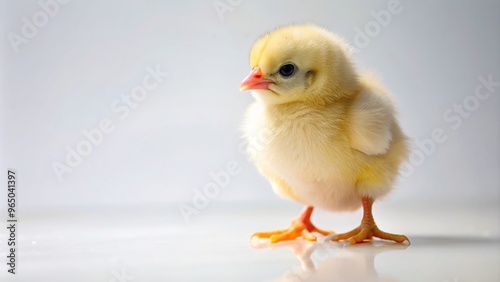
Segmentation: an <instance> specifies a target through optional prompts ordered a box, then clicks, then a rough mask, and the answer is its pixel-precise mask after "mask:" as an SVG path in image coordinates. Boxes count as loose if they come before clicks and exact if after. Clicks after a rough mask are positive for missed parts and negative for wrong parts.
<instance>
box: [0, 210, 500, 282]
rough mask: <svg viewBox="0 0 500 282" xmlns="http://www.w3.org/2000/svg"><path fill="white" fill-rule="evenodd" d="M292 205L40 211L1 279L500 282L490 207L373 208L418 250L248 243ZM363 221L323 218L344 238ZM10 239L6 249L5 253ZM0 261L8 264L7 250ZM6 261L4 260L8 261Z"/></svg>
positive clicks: (320, 218)
mask: <svg viewBox="0 0 500 282" xmlns="http://www.w3.org/2000/svg"><path fill="white" fill-rule="evenodd" d="M299 211H300V207H299V206H297V205H293V204H287V203H283V205H280V206H276V205H273V206H271V205H265V204H262V203H260V204H257V203H220V202H214V203H211V204H210V206H209V207H207V209H206V210H203V211H201V213H200V214H199V215H197V217H193V218H192V219H193V220H192V223H190V224H187V223H185V222H184V221H183V219H182V217H181V216H180V214H179V211H178V210H177V206H163V207H138V206H129V207H116V208H110V207H106V208H92V209H90V208H81V209H77V208H71V209H68V208H66V209H60V210H56V209H53V210H44V209H39V210H37V211H36V212H24V213H22V214H21V215H20V219H21V220H20V222H19V229H18V230H19V233H18V240H19V243H20V247H19V250H20V251H19V253H18V261H19V264H18V274H17V275H16V276H13V275H7V274H6V266H5V264H4V263H3V261H2V264H1V268H0V280H1V281H117V282H118V281H120V282H124V281H439V282H444V281H449V282H464V281H499V278H500V273H499V268H498V265H500V240H499V216H498V215H499V210H498V205H497V204H495V203H492V204H489V205H485V204H483V205H464V206H455V207H453V206H439V205H434V206H433V205H430V206H427V207H425V208H424V207H408V206H407V207H396V206H394V205H393V204H391V203H390V202H389V203H387V204H385V205H383V204H380V205H376V206H375V217H376V220H377V221H378V224H379V226H380V227H381V228H382V229H385V230H386V231H390V232H400V233H405V234H406V235H408V236H409V237H410V239H411V240H412V244H411V245H410V246H406V245H397V244H392V243H385V242H381V241H375V242H373V243H365V244H362V245H356V246H346V245H345V244H343V243H333V242H328V243H316V244H313V243H307V242H303V241H296V242H291V243H280V244H277V245H275V246H273V247H271V248H270V247H268V246H267V245H266V244H258V243H257V244H255V246H254V247H251V246H250V244H249V235H250V234H251V233H252V232H255V231H262V230H266V229H273V228H281V227H285V225H286V224H287V223H288V222H289V221H290V219H292V218H293V217H294V216H295V215H296V213H298V212H299ZM359 218H360V213H359V212H356V213H353V214H333V213H327V212H323V211H319V210H318V211H316V212H315V214H314V215H313V220H314V222H315V223H316V224H317V225H318V226H320V227H323V228H331V227H334V228H335V229H336V230H337V231H338V232H343V231H347V230H349V229H350V228H352V227H354V226H355V225H356V224H357V223H358V222H359ZM5 243H6V242H5V237H4V236H2V238H1V242H0V245H2V246H3V245H4V244H5ZM1 250H2V252H1V253H0V257H2V258H5V256H6V253H5V252H4V250H5V249H4V248H2V249H1ZM2 260H5V259H2Z"/></svg>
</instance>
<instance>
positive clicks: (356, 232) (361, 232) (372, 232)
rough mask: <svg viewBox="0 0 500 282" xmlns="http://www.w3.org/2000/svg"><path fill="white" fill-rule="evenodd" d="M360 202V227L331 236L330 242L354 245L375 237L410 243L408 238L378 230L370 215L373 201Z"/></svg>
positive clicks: (364, 198) (369, 199) (365, 199)
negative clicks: (361, 212) (361, 207)
mask: <svg viewBox="0 0 500 282" xmlns="http://www.w3.org/2000/svg"><path fill="white" fill-rule="evenodd" d="M362 202H363V219H362V220H361V225H360V226H359V227H356V228H354V229H353V230H351V231H349V232H346V233H342V234H337V235H335V236H333V238H332V240H334V241H340V240H348V241H349V244H351V245H354V244H357V243H361V242H363V241H364V240H369V239H372V238H373V237H377V238H380V239H384V240H390V241H395V242H397V243H403V242H404V241H408V243H410V240H408V237H406V236H404V235H397V234H391V233H387V232H384V231H381V230H380V229H378V227H377V225H376V224H375V220H374V219H373V214H372V205H373V199H372V198H369V197H363V198H362Z"/></svg>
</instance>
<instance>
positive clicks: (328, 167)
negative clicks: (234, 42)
mask: <svg viewBox="0 0 500 282" xmlns="http://www.w3.org/2000/svg"><path fill="white" fill-rule="evenodd" d="M250 66H251V69H252V71H251V73H250V75H249V76H248V77H247V78H245V80H244V81H243V82H242V83H241V90H252V94H253V96H254V97H255V99H256V101H255V102H254V103H253V104H252V105H251V106H250V107H249V108H248V110H247V112H246V115H245V121H244V124H243V130H244V134H245V138H247V140H248V143H249V147H250V148H252V150H249V153H250V158H251V159H252V161H253V162H254V163H255V165H256V166H257V168H258V169H259V171H260V172H261V173H262V174H263V175H264V176H265V177H266V178H268V179H269V181H270V182H271V185H272V187H273V189H274V191H275V192H276V193H277V194H279V195H281V196H283V197H287V198H291V199H293V200H295V201H298V202H300V203H303V204H304V205H306V206H307V208H306V209H305V210H304V212H303V213H302V214H301V216H299V217H298V218H297V219H295V220H294V221H293V223H292V227H291V228H289V229H286V230H280V231H276V232H263V233H256V234H255V236H257V237H263V238H270V241H271V242H278V241H282V240H288V239H294V238H296V237H298V236H302V237H304V238H306V239H310V240H314V238H315V237H314V236H312V235H311V232H318V233H321V234H328V232H326V231H322V230H320V229H318V228H316V227H315V226H314V225H313V224H312V223H311V222H310V216H311V213H312V209H313V207H320V208H323V209H327V210H332V211H351V210H355V209H358V208H359V207H360V206H362V205H363V208H364V209H365V216H364V217H363V220H362V224H361V225H360V227H358V228H357V229H355V230H352V231H350V232H347V233H344V234H337V235H336V236H334V237H333V239H334V240H343V239H348V240H350V242H351V243H358V242H362V241H364V240H366V239H370V238H372V237H379V238H383V239H388V240H394V241H397V242H403V241H405V240H408V239H407V238H406V237H405V236H403V235H395V234H389V233H385V232H382V231H380V230H379V229H378V228H377V226H376V225H375V222H374V220H373V217H372V216H371V206H372V203H373V201H374V200H375V199H377V198H380V197H382V196H384V195H386V194H387V193H388V192H390V190H391V189H392V187H393V183H394V181H395V179H396V177H397V175H398V169H399V167H400V165H401V163H402V162H404V161H405V160H406V158H407V154H408V149H407V144H406V137H405V135H404V134H403V132H402V131H401V129H400V127H399V125H398V123H397V120H396V118H395V110H394V106H393V101H392V99H391V97H390V95H389V94H388V93H387V91H386V90H385V89H384V88H383V87H382V86H381V85H380V84H379V83H378V81H377V80H376V79H375V78H374V77H373V76H372V75H369V74H359V73H358V72H357V70H356V69H355V67H354V65H353V63H352V62H351V60H350V49H349V46H348V45H347V44H346V43H345V42H344V41H343V40H342V39H341V38H340V37H338V36H336V35H334V34H332V33H330V32H329V31H327V30H326V29H323V28H320V27H318V26H315V25H292V26H287V27H282V28H279V29H276V30H274V31H272V32H270V33H267V34H265V35H263V36H262V37H261V38H260V39H258V40H257V42H256V43H255V44H254V46H253V47H252V49H251V53H250ZM382 233H383V234H382Z"/></svg>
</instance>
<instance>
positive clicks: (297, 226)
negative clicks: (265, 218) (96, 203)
mask: <svg viewBox="0 0 500 282" xmlns="http://www.w3.org/2000/svg"><path fill="white" fill-rule="evenodd" d="M313 209H314V208H313V207H306V208H305V209H304V211H303V212H302V213H301V214H300V216H299V217H297V218H296V219H294V220H293V221H292V224H291V226H290V227H289V228H287V229H282V230H276V231H269V232H257V233H254V234H252V236H251V239H253V238H259V239H269V243H270V244H273V243H277V242H281V241H287V240H294V239H296V238H298V237H302V238H303V239H305V240H308V241H316V236H314V235H313V234H312V233H319V234H321V235H329V234H332V233H333V232H332V231H326V230H321V229H319V228H317V227H316V226H314V225H313V224H312V222H311V214H312V211H313Z"/></svg>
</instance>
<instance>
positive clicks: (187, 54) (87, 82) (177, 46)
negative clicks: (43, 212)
mask: <svg viewBox="0 0 500 282" xmlns="http://www.w3.org/2000/svg"><path fill="white" fill-rule="evenodd" d="M217 3H226V2H225V1H220V2H217V1H215V2H214V1H69V2H68V3H67V4H64V5H60V6H59V11H58V12H57V13H56V14H55V15H54V16H53V17H50V18H49V20H48V23H47V24H46V25H45V26H42V27H40V28H39V29H38V31H37V32H36V34H35V35H34V37H33V38H29V39H27V41H28V42H27V43H26V44H24V43H23V44H20V45H19V46H17V49H18V52H17V53H16V52H15V50H14V49H16V48H14V47H13V45H12V44H11V42H10V40H9V36H8V35H9V33H15V34H18V35H22V28H23V25H24V22H23V17H26V18H27V19H28V20H29V21H30V22H33V19H32V17H33V15H34V14H35V13H37V12H39V11H43V10H42V8H41V7H40V5H39V4H38V3H37V1H2V3H1V7H2V8H1V11H2V12H1V23H2V24H1V25H0V34H2V40H1V42H0V44H1V45H0V48H1V49H0V55H1V65H0V72H1V73H0V77H1V78H2V80H1V84H0V87H1V97H0V113H1V127H0V136H1V139H0V142H1V143H0V148H1V166H0V167H1V168H2V170H4V171H6V169H7V168H15V169H17V171H18V174H19V189H18V190H19V194H18V197H19V201H20V203H22V207H23V208H26V209H27V208H33V209H35V208H37V207H43V206H61V205H96V204H98V205H101V204H104V205H107V204H150V203H156V204H162V203H169V202H173V203H181V202H185V203H189V202H190V201H191V200H192V199H193V196H194V189H199V190H201V189H202V188H203V187H204V186H205V185H206V184H207V183H209V182H210V181H211V178H210V177H209V173H210V172H212V171H213V172H217V171H221V170H224V169H225V167H226V165H227V163H228V162H231V161H236V162H237V163H238V164H239V165H240V167H241V172H240V173H239V174H238V175H235V176H233V177H232V178H231V183H230V185H228V186H227V187H226V188H225V189H223V190H222V191H221V193H220V195H218V196H217V197H215V198H214V199H213V201H214V203H215V202H219V201H249V200H256V201H266V202H269V203H270V204H272V203H274V202H281V201H283V200H282V199H279V198H278V197H277V196H275V195H274V194H273V192H272V191H271V189H270V185H269V184H268V183H267V181H266V180H265V179H264V178H263V177H261V176H260V175H259V174H258V173H257V171H256V169H255V168H254V167H253V165H252V164H250V163H248V162H247V160H246V156H244V155H242V154H241V153H240V151H241V149H239V146H240V145H241V142H242V140H241V139H240V138H239V135H240V133H239V131H238V127H239V125H240V122H241V119H242V115H243V112H244V110H245V108H246V107H247V106H248V105H249V104H250V103H251V102H252V97H251V95H250V93H248V92H239V90H238V86H239V82H240V81H241V80H242V78H243V77H245V76H246V75H247V73H248V71H249V66H248V53H249V49H250V47H251V45H252V43H253V42H254V41H255V40H256V39H257V38H258V36H260V35H261V34H263V33H265V32H268V31H271V30H273V29H274V28H276V27H277V26H281V25H286V24H290V23H305V22H314V23H317V24H319V25H322V26H324V27H326V28H328V29H329V30H331V31H334V32H336V33H338V34H340V35H342V36H343V37H345V38H346V40H347V41H348V42H350V43H351V44H353V45H355V38H356V34H357V29H360V30H363V31H364V30H365V28H367V26H369V25H370V23H372V24H373V22H374V16H373V15H372V13H378V12H380V11H382V10H386V9H387V3H388V1H369V2H368V1H307V2H306V1H232V2H229V3H228V4H227V5H230V6H228V7H231V9H229V10H226V11H224V12H222V13H217V10H216V8H215V7H214V4H217ZM231 3H232V4H233V6H231ZM400 7H401V8H400V9H402V11H401V12H400V13H398V14H392V16H391V20H390V23H388V24H387V26H385V27H381V28H380V30H375V32H373V31H372V32H371V35H372V36H370V38H369V40H370V41H369V42H368V44H366V46H361V47H362V48H358V49H359V52H358V53H355V54H354V57H353V58H354V60H355V62H356V63H357V66H358V68H359V69H368V70H374V71H375V72H376V73H378V74H379V75H380V76H381V77H383V82H384V84H385V85H386V86H387V88H388V89H390V91H391V92H392V94H393V95H394V97H395V100H396V102H397V105H398V109H399V117H400V121H401V124H402V127H403V129H404V131H405V132H406V133H407V135H408V136H410V137H411V138H412V139H414V140H417V139H418V140H424V139H426V138H429V137H431V136H432V132H433V130H434V129H435V128H441V129H442V130H443V131H444V133H445V134H446V137H447V138H446V141H445V142H443V143H442V144H436V147H435V149H434V150H433V152H432V153H431V154H430V155H429V156H425V158H424V160H423V162H422V163H421V164H419V165H417V166H415V170H414V172H413V173H411V174H410V175H409V176H407V177H405V178H404V180H403V181H401V182H400V183H399V184H398V185H397V187H396V189H395V191H394V192H393V193H392V194H391V195H390V196H389V200H388V201H389V204H390V203H396V202H398V203H403V204H407V203H419V204H428V203H440V202H452V203H460V204H464V203H469V202H483V201H490V202H491V201H494V202H498V198H499V178H498V172H499V171H500V164H499V146H498V144H499V143H500V138H499V116H498V110H499V106H500V99H499V97H498V96H499V94H500V87H496V89H495V92H494V93H492V94H491V96H490V97H489V98H488V99H487V100H483V101H479V105H478V106H477V109H475V110H474V111H471V112H469V113H468V114H470V116H469V117H468V118H464V119H463V120H462V121H463V122H462V123H461V124H460V126H458V128H457V129H456V130H454V129H453V128H452V125H454V124H455V123H454V122H452V123H450V122H446V121H445V120H444V119H443V114H444V113H445V112H446V111H447V110H448V109H453V105H454V104H461V103H463V101H464V99H466V98H467V97H469V96H471V95H474V91H475V89H476V86H477V85H479V83H480V82H479V80H478V77H479V76H483V77H485V78H487V77H488V76H489V75H491V76H492V78H493V80H494V81H500V71H499V63H500V52H499V50H500V17H499V11H500V4H499V1H403V0H402V1H400ZM379 26H380V25H379ZM368 33H369V32H368ZM358 47H360V46H358ZM157 65H158V66H159V68H160V69H161V70H162V71H165V72H168V73H169V76H168V77H167V78H166V79H165V80H164V81H163V82H162V83H161V84H160V86H159V87H158V88H157V89H156V90H155V91H152V92H151V93H149V94H148V96H147V98H146V99H145V100H144V101H142V102H140V103H139V104H138V106H137V108H136V109H134V110H132V111H131V114H130V116H129V117H128V118H126V119H124V120H121V119H119V118H118V115H117V114H116V113H114V112H113V111H112V110H111V108H110V107H111V104H112V103H113V101H115V100H116V99H120V97H121V95H122V94H130V91H131V89H132V88H133V87H135V86H138V85H141V83H142V79H143V77H144V76H145V75H146V74H147V71H146V67H147V66H151V67H152V68H155V66H157ZM483 90H484V89H483ZM104 118H110V119H111V120H112V121H113V123H114V125H115V126H116V129H115V130H114V131H113V132H112V133H109V134H105V135H104V138H103V142H102V143H101V144H100V145H98V146H97V147H94V148H93V151H92V153H91V154H89V155H88V156H86V157H84V158H83V160H82V162H81V164H80V165H79V166H77V167H76V168H74V171H73V172H71V173H66V174H64V175H63V181H62V182H59V181H58V179H57V177H56V174H55V173H54V170H53V168H52V163H53V162H54V161H56V162H61V163H64V157H65V155H66V153H67V152H66V149H65V147H66V146H71V147H72V148H75V147H76V146H77V144H78V143H79V142H81V140H85V137H84V136H83V135H82V130H84V129H85V130H91V129H95V128H97V127H98V125H99V122H100V121H101V120H103V119H104ZM414 149H415V150H419V149H418V146H417V145H416V143H414ZM416 160H417V159H416ZM4 173H5V172H4ZM4 197H5V193H1V196H0V198H1V199H4ZM1 205H2V206H4V205H5V201H4V200H2V201H1ZM179 216H180V214H179Z"/></svg>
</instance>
